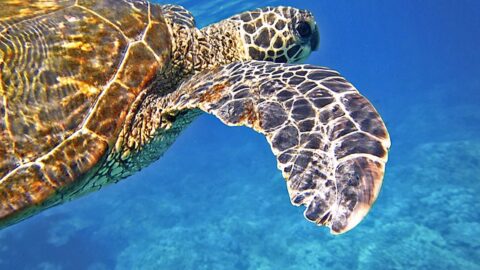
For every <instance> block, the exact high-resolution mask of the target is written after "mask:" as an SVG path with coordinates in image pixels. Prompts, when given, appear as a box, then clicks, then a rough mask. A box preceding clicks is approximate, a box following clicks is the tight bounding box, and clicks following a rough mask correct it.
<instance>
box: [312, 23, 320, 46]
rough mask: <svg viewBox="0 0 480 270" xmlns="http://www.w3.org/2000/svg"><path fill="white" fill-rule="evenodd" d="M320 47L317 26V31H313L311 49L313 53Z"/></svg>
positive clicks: (316, 28)
mask: <svg viewBox="0 0 480 270" xmlns="http://www.w3.org/2000/svg"><path fill="white" fill-rule="evenodd" d="M319 46H320V31H318V26H316V25H315V30H314V31H313V35H312V38H311V39H310V47H311V48H312V51H316V50H318V47H319Z"/></svg>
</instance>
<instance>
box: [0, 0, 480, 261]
mask: <svg viewBox="0 0 480 270" xmlns="http://www.w3.org/2000/svg"><path fill="white" fill-rule="evenodd" d="M172 2H173V3H178V4H182V5H184V6H185V7H187V8H188V9H190V10H191V11H192V12H193V13H194V14H195V15H196V18H197V23H198V25H199V26H205V25H207V24H209V23H212V22H215V21H218V20H220V19H222V18H225V17H228V16H230V15H233V14H235V13H238V12H241V11H244V10H247V9H251V8H254V7H260V6H265V5H291V6H295V7H300V8H306V9H309V10H311V11H312V12H313V13H314V14H315V16H316V17H317V20H318V23H319V25H320V31H321V47H320V50H319V51H318V52H315V53H314V54H313V55H312V56H311V57H310V59H309V60H308V62H309V63H311V64H315V65H322V66H328V67H331V68H334V69H337V70H339V71H340V72H341V73H342V74H343V75H344V76H345V77H346V78H347V79H349V80H350V81H351V82H352V83H353V84H354V85H355V86H356V87H357V88H358V89H359V90H360V91H361V92H362V93H363V94H364V95H365V96H366V97H368V98H369V99H370V100H371V101H372V103H373V104H374V105H375V107H376V108H377V109H378V111H379V112H380V113H381V115H382V116H383V118H384V120H385V122H386V124H387V126H388V128H389V131H390V134H391V137H392V143H393V145H392V149H391V152H390V161H389V163H388V166H387V173H386V176H385V180H384V185H383V188H382V191H381V193H380V196H379V198H378V200H377V203H376V204H375V206H374V207H373V209H372V211H371V212H370V214H369V215H368V216H367V217H366V218H365V220H364V221H363V222H362V223H361V224H360V225H359V226H358V227H357V228H355V229H354V230H352V231H350V232H349V233H347V234H344V235H340V236H332V235H330V234H329V232H328V229H325V228H319V227H316V226H315V225H313V224H311V223H309V222H307V221H306V220H304V218H303V216H302V211H303V209H301V208H296V207H293V206H291V205H290V202H289V199H288V194H287V190H286V187H285V183H284V180H283V179H282V177H281V173H280V171H278V170H277V169H276V162H275V158H274V157H273V155H272V154H271V151H270V149H269V146H268V144H267V142H266V140H265V139H264V138H263V136H261V135H259V134H256V133H255V132H253V131H252V130H249V129H247V128H232V127H226V126H224V125H223V124H222V123H220V121H219V120H217V119H216V118H214V117H212V116H208V115H204V116H202V117H200V118H199V119H198V120H197V121H196V122H194V123H193V124H192V125H191V127H190V128H188V129H187V130H186V131H185V132H184V133H183V134H182V136H181V137H180V138H179V139H178V140H177V142H176V143H175V145H174V146H173V147H172V148H171V149H170V150H169V151H168V152H167V153H166V155H165V156H164V157H163V158H162V159H161V160H159V161H158V162H156V163H155V164H153V165H152V166H150V167H148V168H147V169H145V170H143V171H142V172H140V173H138V174H137V175H135V176H133V177H131V178H130V179H128V180H125V181H123V182H120V183H119V184H117V185H113V186H110V187H107V188H105V189H103V190H101V191H99V192H96V193H93V194H91V195H89V196H86V197H84V198H81V199H78V200H76V201H73V202H71V203H68V204H65V205H62V206H60V207H55V208H53V209H50V210H48V211H45V212H43V213H42V214H40V215H37V216H35V217H33V218H31V219H29V220H26V221H25V222H22V223H19V224H17V225H14V226H12V227H9V228H7V229H5V230H3V231H1V232H0V269H91V270H94V269H95V270H99V269H325V268H328V269H480V237H479V235H480V199H479V198H480V197H479V194H480V154H479V153H480V135H479V134H480V53H479V51H478V49H479V48H480V30H479V29H480V12H479V11H480V2H478V1H474V0H462V1H453V0H425V1H410V2H408V3H407V2H406V1H380V0H377V1H373V0H367V1H346V0H339V1H320V0H316V1H312V0H308V1H307V0H301V1H293V0H291V1H284V0H277V1H274V0H264V1H248V2H247V1H239V0H236V1H224V0H208V1H193V0H191V1H172Z"/></svg>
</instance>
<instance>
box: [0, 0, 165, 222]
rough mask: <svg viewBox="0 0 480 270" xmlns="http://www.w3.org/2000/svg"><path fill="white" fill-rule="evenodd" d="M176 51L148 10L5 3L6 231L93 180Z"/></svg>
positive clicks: (115, 0) (1, 136) (0, 120)
mask: <svg viewBox="0 0 480 270" xmlns="http://www.w3.org/2000/svg"><path fill="white" fill-rule="evenodd" d="M112 7H115V8H112ZM171 46H172V45H171V42H170V34H169V32H168V26H167V25H166V21H165V18H164V16H163V13H162V9H161V6H159V5H155V4H150V3H149V2H147V1H138V0H102V1H98V0H97V1H92V0H77V1H73V0H52V1H33V0H30V1H23V0H22V1H16V0H11V1H2V8H1V9H0V93H1V97H0V156H1V157H2V158H1V160H0V218H2V219H3V220H2V225H3V226H5V225H8V224H11V223H15V222H17V221H19V220H21V219H23V218H25V217H28V216H30V215H32V214H33V213H35V212H38V211H40V210H41V209H43V208H46V207H48V206H51V205H52V203H53V204H54V203H55V202H57V201H62V197H63V196H65V195H66V194H68V192H69V190H72V188H74V186H75V185H77V184H78V183H81V182H82V181H81V179H85V178H88V176H89V175H92V174H93V173H95V170H96V169H97V168H98V167H99V164H100V163H101V161H102V159H105V156H106V153H108V152H109V149H111V147H112V146H113V145H114V143H115V139H116V138H117V136H118V133H119V132H120V129H121V127H122V126H123V123H124V121H125V118H126V115H127V113H128V110H129V108H130V107H131V104H132V103H133V102H134V100H135V99H136V97H137V96H138V95H139V93H140V92H141V91H142V90H143V89H144V88H145V87H146V85H148V84H149V83H150V82H151V81H152V80H154V79H155V76H157V75H158V74H159V73H160V72H161V71H162V70H163V69H164V67H165V66H166V65H167V63H168V61H169V58H170V53H171Z"/></svg>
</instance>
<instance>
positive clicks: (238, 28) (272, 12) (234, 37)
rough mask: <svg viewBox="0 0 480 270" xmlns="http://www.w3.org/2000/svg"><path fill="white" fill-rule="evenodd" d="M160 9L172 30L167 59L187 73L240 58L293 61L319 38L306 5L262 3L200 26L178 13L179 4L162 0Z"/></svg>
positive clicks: (313, 48) (302, 55)
mask: <svg viewBox="0 0 480 270" xmlns="http://www.w3.org/2000/svg"><path fill="white" fill-rule="evenodd" d="M164 10H165V11H166V12H165V14H166V19H167V21H168V23H169V25H170V29H171V33H172V36H173V39H172V42H173V59H172V62H173V63H174V65H175V66H176V67H178V70H182V71H183V72H187V73H188V72H192V73H196V72H200V71H203V70H206V69H210V68H214V67H218V66H222V65H226V64H229V63H232V62H235V61H240V60H245V61H247V60H262V61H272V62H279V63H298V62H302V61H303V60H305V59H306V58H307V57H308V56H309V55H310V53H311V52H312V51H313V50H316V49H317V48H318V44H319V33H318V27H317V25H316V23H315V19H314V17H313V15H312V14H311V13H310V12H308V11H306V10H299V9H295V8H291V7H275V8H273V7H266V8H262V9H256V10H253V11H247V12H244V13H241V14H239V15H235V16H233V17H230V18H228V19H225V20H223V21H220V22H218V23H215V24H212V25H210V26H207V27H205V28H203V29H201V30H199V29H197V28H195V27H192V26H194V22H193V19H192V21H191V23H188V21H186V20H185V19H184V18H185V13H182V12H180V10H181V7H179V6H173V5H168V6H165V8H164ZM183 10H184V9H183ZM185 12H188V11H186V10H185ZM188 14H189V13H188ZM189 15H190V14H189ZM190 16H191V15H190ZM192 18H193V17H192ZM184 74H185V73H184Z"/></svg>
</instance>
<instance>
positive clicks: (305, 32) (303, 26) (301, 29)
mask: <svg viewBox="0 0 480 270" xmlns="http://www.w3.org/2000/svg"><path fill="white" fill-rule="evenodd" d="M295 29H296V30H297V33H298V35H299V36H300V37H301V38H309V37H310V36H312V28H311V27H310V24H308V23H307V22H304V21H302V22H299V23H298V24H297V27H296V28H295Z"/></svg>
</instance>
